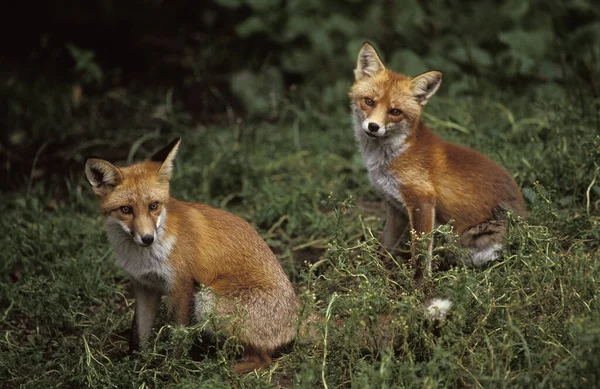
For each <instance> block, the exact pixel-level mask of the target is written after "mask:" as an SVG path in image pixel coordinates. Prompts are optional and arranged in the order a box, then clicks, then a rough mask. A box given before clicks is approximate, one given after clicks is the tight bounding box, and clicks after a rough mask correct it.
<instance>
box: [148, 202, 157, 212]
mask: <svg viewBox="0 0 600 389" xmlns="http://www.w3.org/2000/svg"><path fill="white" fill-rule="evenodd" d="M148 208H150V210H151V211H156V209H157V208H158V201H155V202H153V203H152V204H150V206H149V207H148Z"/></svg>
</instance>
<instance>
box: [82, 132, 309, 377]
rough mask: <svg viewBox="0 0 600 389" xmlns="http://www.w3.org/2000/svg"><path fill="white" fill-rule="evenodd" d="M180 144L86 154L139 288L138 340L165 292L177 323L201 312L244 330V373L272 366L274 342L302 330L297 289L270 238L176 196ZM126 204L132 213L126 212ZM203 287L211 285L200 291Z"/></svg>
mask: <svg viewBox="0 0 600 389" xmlns="http://www.w3.org/2000/svg"><path fill="white" fill-rule="evenodd" d="M178 145H179V140H176V141H175V142H173V143H171V144H170V145H168V146H167V147H166V148H165V149H163V150H161V151H159V152H158V153H157V154H155V156H154V157H152V158H150V159H148V160H146V161H144V162H141V163H137V164H134V165H131V166H126V167H116V166H114V165H112V164H110V163H109V162H108V161H105V160H102V159H98V158H91V159H88V160H87V161H86V174H87V176H88V179H89V181H90V183H91V184H92V187H93V189H94V192H95V193H96V194H97V195H98V196H99V200H100V209H101V212H102V214H103V215H104V216H105V217H106V223H107V233H108V236H109V239H110V240H111V242H112V244H113V247H114V249H115V253H116V255H117V261H118V263H119V264H120V265H121V266H123V268H124V269H125V270H126V271H127V272H128V273H129V274H130V276H131V277H132V281H133V284H134V288H135V297H136V312H135V319H134V323H133V327H132V340H131V345H132V348H134V349H135V348H137V347H139V344H140V343H143V342H145V341H146V340H147V338H148V336H149V332H150V328H151V326H152V322H153V321H154V318H155V315H156V309H157V306H158V300H159V298H160V295H161V294H166V295H167V304H168V308H169V312H170V314H171V315H172V316H173V318H174V319H175V321H176V322H177V323H178V324H180V325H187V324H189V323H190V321H191V319H192V316H193V315H194V312H196V317H197V319H199V320H203V319H205V318H207V317H210V315H213V314H214V315H215V316H216V317H217V318H220V319H221V320H220V322H219V324H218V325H217V326H218V328H216V329H218V330H222V331H224V332H225V334H226V335H227V336H234V335H235V336H238V339H239V341H240V343H241V344H243V345H244V346H245V348H246V354H245V357H246V359H247V361H242V362H240V363H239V364H238V365H236V367H235V370H236V371H237V372H240V373H241V372H246V371H249V370H251V369H254V368H261V367H265V366H268V365H269V364H270V363H271V358H270V356H271V354H272V353H273V352H274V351H275V349H276V348H278V347H279V346H282V345H284V344H286V343H289V342H291V341H292V340H293V338H294V336H295V325H296V319H297V308H298V307H297V304H298V303H297V300H296V296H295V293H294V290H293V287H292V285H291V283H290V281H289V279H288V278H287V276H286V274H285V273H284V271H283V269H282V268H281V265H280V264H279V262H278V260H277V258H276V257H275V255H274V254H273V253H272V252H271V250H270V248H269V247H268V245H267V244H266V243H265V241H264V240H263V239H262V238H261V237H260V235H259V234H258V233H257V232H256V231H255V230H254V229H252V227H251V226H250V225H249V224H248V223H247V222H245V221H244V220H243V219H241V218H240V217H238V216H235V215H233V214H231V213H228V212H225V211H222V210H219V209H215V208H213V207H210V206H208V205H204V204H199V203H188V202H183V201H179V200H176V199H174V198H172V197H171V196H170V195H169V180H170V178H171V170H172V164H173V160H174V157H175V153H176V152H177V148H178ZM153 203H158V204H157V205H156V207H155V206H153V205H152V204H153ZM123 207H128V208H129V209H125V210H126V211H129V210H131V211H132V212H130V213H128V212H125V213H124V212H123ZM152 208H153V209H152ZM143 234H146V235H152V236H154V239H155V240H154V242H153V243H151V244H149V245H145V244H144V243H143V242H142V241H141V239H137V240H136V236H141V235H143ZM198 285H202V286H203V287H204V288H206V289H205V291H208V292H207V293H204V294H202V293H200V292H197V290H196V288H197V286H198ZM209 311H210V312H209ZM207 313H208V314H209V315H206V314H207Z"/></svg>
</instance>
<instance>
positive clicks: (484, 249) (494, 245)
mask: <svg viewBox="0 0 600 389" xmlns="http://www.w3.org/2000/svg"><path fill="white" fill-rule="evenodd" d="M505 233H506V223H505V221H503V220H489V221H486V222H484V223H481V224H479V225H477V226H475V227H472V228H470V229H468V230H467V231H465V232H463V233H462V235H461V237H460V241H459V242H460V244H461V245H463V246H465V247H468V248H469V250H470V251H471V264H472V265H473V266H475V267H478V266H482V265H485V264H487V263H489V262H493V261H495V260H497V259H498V258H499V257H500V250H502V241H503V238H504V235H505Z"/></svg>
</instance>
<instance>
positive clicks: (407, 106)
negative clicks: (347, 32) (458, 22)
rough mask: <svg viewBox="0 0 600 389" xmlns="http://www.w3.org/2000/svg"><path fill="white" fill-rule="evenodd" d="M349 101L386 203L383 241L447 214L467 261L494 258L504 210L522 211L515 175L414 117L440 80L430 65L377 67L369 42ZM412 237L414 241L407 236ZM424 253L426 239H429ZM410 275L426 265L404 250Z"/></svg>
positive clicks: (423, 229) (424, 229) (388, 243)
mask: <svg viewBox="0 0 600 389" xmlns="http://www.w3.org/2000/svg"><path fill="white" fill-rule="evenodd" d="M354 75H355V82H354V85H353V86H352V89H351V91H350V93H349V96H350V98H351V100H352V110H353V119H354V132H355V137H356V139H357V141H358V144H359V147H360V151H361V153H362V156H363V159H364V161H365V164H366V167H367V170H368V174H369V178H370V180H371V183H372V184H373V185H374V186H375V188H376V189H377V190H378V192H379V193H380V194H381V195H382V196H383V198H384V199H385V201H386V203H387V218H386V222H385V226H384V231H383V239H382V243H383V245H384V246H385V247H386V248H387V249H389V250H392V249H394V248H395V247H397V245H398V244H399V242H400V239H401V237H402V236H403V235H404V234H403V232H404V231H405V228H406V226H410V229H411V231H414V233H415V234H416V236H417V237H418V236H422V235H423V234H426V233H429V232H431V231H432V230H433V229H434V228H435V226H436V225H437V224H445V223H448V222H449V221H450V220H451V219H454V222H455V224H454V227H455V230H456V232H457V233H458V235H459V237H460V243H461V244H462V245H463V246H465V247H467V248H469V249H470V252H471V260H472V262H473V264H474V265H476V266H477V265H481V264H484V263H487V262H489V261H493V260H495V259H497V257H498V255H499V250H500V249H501V248H502V245H501V243H502V237H503V235H504V233H505V229H506V226H505V222H503V221H502V220H501V218H498V217H497V215H498V214H500V213H501V212H502V211H507V210H511V211H512V212H514V213H516V214H517V215H520V216H522V217H526V216H527V210H526V208H525V202H524V200H523V196H522V195H521V192H520V191H519V188H518V187H517V185H516V183H515V181H514V179H513V178H512V176H511V175H510V174H509V173H508V171H507V170H506V169H504V168H503V167H501V166H499V165H497V164H496V163H495V162H494V161H493V160H491V159H490V158H488V157H486V156H484V155H482V154H480V153H479V152H477V151H475V150H472V149H470V148H467V147H462V146H458V145H455V144H452V143H449V142H445V141H444V140H442V139H440V138H439V137H438V136H436V135H435V134H434V133H433V132H432V131H431V130H430V129H429V128H428V127H427V126H426V125H425V124H424V123H423V122H422V120H421V111H422V110H423V106H424V105H425V104H427V102H428V101H429V99H430V98H431V96H433V94H434V93H435V92H436V91H437V90H438V88H439V87H440V83H441V82H442V73H440V72H438V71H429V72H426V73H423V74H420V75H418V76H416V77H414V78H410V77H407V76H404V75H402V74H398V73H394V72H393V71H391V70H388V69H386V68H385V66H384V65H383V62H382V61H381V59H380V58H379V56H378V55H377V52H376V51H375V49H374V48H373V46H371V45H370V44H369V43H365V44H363V46H362V48H361V50H360V52H359V54H358V61H357V65H356V69H355V70H354ZM413 242H414V241H413ZM428 243H429V246H428V247H429V257H431V250H432V244H433V239H432V240H430V241H429V242H428ZM411 253H412V261H413V266H414V268H415V278H417V279H419V278H421V277H422V276H423V275H424V272H425V271H427V269H424V266H423V263H422V262H423V261H421V260H420V259H418V256H417V255H416V254H417V253H416V247H415V244H414V243H413V245H412V248H411Z"/></svg>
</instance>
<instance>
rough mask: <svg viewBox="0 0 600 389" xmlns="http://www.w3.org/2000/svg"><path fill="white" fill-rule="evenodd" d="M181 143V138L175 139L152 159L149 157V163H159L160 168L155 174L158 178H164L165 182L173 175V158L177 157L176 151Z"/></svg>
mask: <svg viewBox="0 0 600 389" xmlns="http://www.w3.org/2000/svg"><path fill="white" fill-rule="evenodd" d="M180 142H181V138H179V137H177V138H175V139H174V140H173V141H171V143H169V144H168V145H166V146H165V147H163V148H162V149H160V150H158V151H157V152H156V153H154V155H152V157H150V160H151V161H154V162H159V163H160V164H161V165H160V168H159V169H158V172H157V173H156V174H157V175H158V176H160V177H162V178H165V179H167V180H170V179H171V176H172V173H173V163H174V162H175V156H176V155H177V150H179V143H180Z"/></svg>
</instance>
